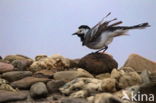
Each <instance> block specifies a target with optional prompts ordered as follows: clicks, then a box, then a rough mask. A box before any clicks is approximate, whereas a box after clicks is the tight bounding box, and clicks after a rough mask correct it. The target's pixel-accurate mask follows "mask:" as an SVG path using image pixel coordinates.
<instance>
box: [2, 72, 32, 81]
mask: <svg viewBox="0 0 156 103" xmlns="http://www.w3.org/2000/svg"><path fill="white" fill-rule="evenodd" d="M31 75H32V72H30V71H11V72H6V73H3V74H2V78H4V79H6V80H8V81H10V82H13V81H16V80H19V79H22V78H24V77H27V76H31Z"/></svg>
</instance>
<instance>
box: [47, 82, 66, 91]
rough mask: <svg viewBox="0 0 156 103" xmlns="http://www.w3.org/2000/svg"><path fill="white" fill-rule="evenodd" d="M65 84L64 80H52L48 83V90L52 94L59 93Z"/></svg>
mask: <svg viewBox="0 0 156 103" xmlns="http://www.w3.org/2000/svg"><path fill="white" fill-rule="evenodd" d="M64 84H65V82H64V81H62V80H52V81H49V82H48V83H47V88H48V91H49V92H50V93H56V92H59V88H60V87H62V86H63V85H64Z"/></svg>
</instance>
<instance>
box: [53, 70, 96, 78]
mask: <svg viewBox="0 0 156 103" xmlns="http://www.w3.org/2000/svg"><path fill="white" fill-rule="evenodd" d="M78 77H88V78H93V76H92V75H91V74H90V73H89V72H87V71H85V70H84V69H81V68H78V69H77V70H70V71H60V72H56V73H54V79H56V80H63V81H71V80H73V79H75V78H78Z"/></svg>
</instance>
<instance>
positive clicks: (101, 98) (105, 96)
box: [94, 93, 122, 103]
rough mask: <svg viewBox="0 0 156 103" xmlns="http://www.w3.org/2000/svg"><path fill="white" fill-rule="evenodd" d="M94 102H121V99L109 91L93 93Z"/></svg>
mask: <svg viewBox="0 0 156 103" xmlns="http://www.w3.org/2000/svg"><path fill="white" fill-rule="evenodd" d="M94 103H122V101H121V100H119V99H118V98H116V97H114V96H113V95H112V94H110V93H101V94H96V95H95V97H94Z"/></svg>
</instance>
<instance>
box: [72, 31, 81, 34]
mask: <svg viewBox="0 0 156 103" xmlns="http://www.w3.org/2000/svg"><path fill="white" fill-rule="evenodd" d="M79 32H80V31H79V30H77V31H76V32H75V33H73V34H72V35H78V34H79Z"/></svg>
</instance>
